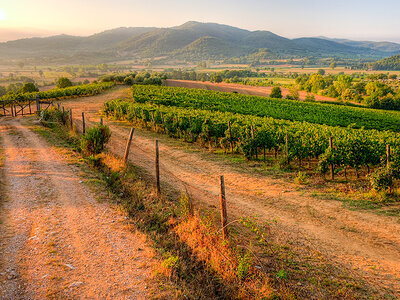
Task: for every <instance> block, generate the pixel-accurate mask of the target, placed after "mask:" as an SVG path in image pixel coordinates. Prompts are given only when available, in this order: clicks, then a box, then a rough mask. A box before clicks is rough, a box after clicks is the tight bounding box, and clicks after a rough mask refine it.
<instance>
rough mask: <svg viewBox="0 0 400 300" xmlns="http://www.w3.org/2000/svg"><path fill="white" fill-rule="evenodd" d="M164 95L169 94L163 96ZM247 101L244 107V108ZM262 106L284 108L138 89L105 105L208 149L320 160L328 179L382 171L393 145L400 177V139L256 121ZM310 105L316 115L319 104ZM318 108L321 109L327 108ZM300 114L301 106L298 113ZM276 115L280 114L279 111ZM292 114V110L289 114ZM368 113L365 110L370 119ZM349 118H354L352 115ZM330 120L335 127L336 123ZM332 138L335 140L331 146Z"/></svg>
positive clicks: (188, 92) (369, 132)
mask: <svg viewBox="0 0 400 300" xmlns="http://www.w3.org/2000/svg"><path fill="white" fill-rule="evenodd" d="M164 91H167V92H168V93H165V94H164V96H162V95H163V92H164ZM208 95H209V97H208ZM218 96H221V97H218ZM229 96H231V98H229ZM242 98H243V99H244V102H240V99H242ZM251 99H254V102H255V104H254V106H255V107H257V106H258V107H259V108H260V111H258V113H256V109H253V108H252V107H253V106H252V105H251V104H250V101H251ZM262 101H264V102H266V101H269V102H271V103H275V104H274V105H275V106H276V107H278V106H279V105H280V104H279V103H278V101H277V102H274V100H269V99H264V98H261V97H246V96H238V95H236V94H228V93H216V92H209V91H199V90H189V89H183V88H165V87H156V86H146V87H142V86H140V87H139V86H135V87H134V92H133V99H132V100H131V101H129V100H128V101H126V100H113V101H109V102H106V103H105V107H104V112H105V113H106V114H107V115H109V116H112V117H114V118H116V119H125V120H128V121H131V122H138V121H140V122H142V123H143V124H144V125H145V126H148V125H149V124H152V126H153V128H154V129H157V130H159V131H162V132H165V133H167V134H168V135H170V136H172V137H175V138H182V139H184V140H186V141H189V142H201V143H203V144H207V143H208V144H209V145H210V146H211V145H214V146H216V147H221V148H223V149H225V151H227V150H230V152H238V153H242V154H244V155H245V156H246V158H248V159H259V156H260V155H262V156H263V157H264V160H265V157H266V154H267V153H268V152H272V151H273V152H274V153H275V158H277V155H278V154H279V156H280V157H279V159H280V160H281V162H284V163H290V162H291V161H293V160H297V161H298V164H299V166H301V164H302V162H303V161H304V160H307V159H317V160H318V171H320V172H322V173H327V172H328V171H329V169H330V168H332V169H335V172H339V171H340V170H344V171H346V170H347V168H352V169H355V170H356V172H357V175H358V172H359V170H360V169H361V168H363V167H364V168H367V169H368V171H369V170H370V168H371V167H379V166H380V165H381V164H382V162H385V161H386V150H387V145H388V144H389V145H390V146H391V147H392V149H393V155H392V162H393V163H392V167H393V168H392V175H394V176H396V177H398V172H397V171H395V170H397V169H398V166H397V165H398V163H397V161H398V159H397V153H398V151H397V148H399V146H400V143H399V141H400V140H399V137H400V135H399V134H398V133H396V132H392V131H378V130H375V129H354V128H350V127H337V126H336V127H333V126H328V125H321V124H313V123H309V122H305V121H304V120H302V121H303V122H299V121H289V120H281V119H275V118H272V117H266V116H264V117H260V116H257V115H260V114H263V113H266V111H267V109H268V106H261V103H262ZM307 105H308V106H310V108H309V109H311V106H312V105H314V104H307ZM240 106H243V107H244V109H243V110H244V112H245V113H239V112H240ZM282 107H285V103H282V104H281V109H283V108H282ZM294 107H295V106H294V104H293V108H294ZM316 107H317V109H318V108H320V107H323V106H320V105H316ZM333 107H336V106H333ZM200 108H201V109H200ZM205 108H207V109H205ZM263 108H264V109H263ZM340 109H342V107H340ZM347 109H348V108H347ZM224 110H225V111H224ZM251 111H254V115H252V114H250V112H251ZM300 111H301V106H300V107H299V109H298V112H300ZM274 112H275V113H277V112H278V110H275V111H274ZM288 112H289V110H288V109H287V110H286V113H288ZM368 113H369V111H368V110H366V112H365V114H368ZM293 114H295V112H294V113H293ZM301 115H302V116H304V119H307V118H308V115H307V114H306V113H304V112H303V113H302V114H301V113H298V114H297V116H296V115H295V117H297V118H299V117H300V116H301ZM348 115H349V116H350V117H351V114H350V113H348ZM321 118H322V116H321ZM354 118H356V116H354ZM330 120H331V121H333V118H331V119H330ZM341 120H344V119H343V118H342V119H341ZM345 121H346V120H345ZM339 122H340V120H339ZM347 122H349V119H348V120H347ZM336 125H337V124H336ZM371 125H372V123H371ZM330 138H332V140H333V143H332V145H330Z"/></svg>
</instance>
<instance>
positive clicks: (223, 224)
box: [220, 175, 228, 240]
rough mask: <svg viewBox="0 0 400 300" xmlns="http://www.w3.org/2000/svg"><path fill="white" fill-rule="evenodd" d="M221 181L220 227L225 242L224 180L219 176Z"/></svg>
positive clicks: (226, 229)
mask: <svg viewBox="0 0 400 300" xmlns="http://www.w3.org/2000/svg"><path fill="white" fill-rule="evenodd" d="M220 180H221V198H220V199H221V226H222V238H223V239H224V240H226V239H227V238H228V215H227V212H226V196H225V180H224V176H223V175H222V176H220Z"/></svg>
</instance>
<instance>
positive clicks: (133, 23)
mask: <svg viewBox="0 0 400 300" xmlns="http://www.w3.org/2000/svg"><path fill="white" fill-rule="evenodd" d="M399 11H400V1H399V0H274V1H273V0H198V1H192V0H147V1H145V0H140V1H139V0H112V1H110V0H63V1H59V0H0V41H6V40H13V39H18V38H23V37H31V36H49V35H54V34H61V33H64V34H72V35H81V36H85V35H90V34H93V33H96V32H101V31H103V30H107V29H112V28H116V27H142V26H145V27H153V26H155V27H171V26H177V25H181V24H183V23H185V22H187V21H199V22H214V23H221V24H227V25H231V26H236V27H240V28H243V29H248V30H269V31H272V32H274V33H276V34H279V35H282V36H285V37H289V38H295V37H304V36H327V37H333V38H350V39H355V40H375V41H394V42H400V31H399V30H398V28H400V17H399V13H398V12H399Z"/></svg>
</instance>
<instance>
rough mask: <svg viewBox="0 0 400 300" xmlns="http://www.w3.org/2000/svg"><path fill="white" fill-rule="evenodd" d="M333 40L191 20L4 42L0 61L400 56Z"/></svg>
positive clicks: (392, 48) (388, 49) (391, 48)
mask: <svg viewBox="0 0 400 300" xmlns="http://www.w3.org/2000/svg"><path fill="white" fill-rule="evenodd" d="M350 42H351V41H349V42H343V41H342V40H338V41H334V40H327V39H326V38H298V39H288V38H285V37H282V36H279V35H276V34H274V33H272V32H269V31H248V30H244V29H240V28H236V27H232V26H227V25H221V24H215V23H199V22H193V21H191V22H187V23H185V24H183V25H181V26H176V27H171V28H152V27H148V28H147V27H137V28H117V29H112V30H108V31H104V32H101V33H98V34H94V35H92V36H88V37H79V36H68V35H58V36H52V37H47V38H29V39H22V40H16V41H10V42H6V43H0V58H3V59H24V58H25V59H32V58H40V59H42V60H46V59H47V60H48V61H54V60H57V62H61V61H63V60H66V61H68V62H75V61H79V60H83V61H87V62H89V61H93V60H97V61H102V60H103V61H112V60H118V59H131V58H153V57H160V56H162V57H167V59H170V58H178V59H189V60H193V61H198V60H205V59H224V58H232V57H240V56H246V55H249V54H251V53H255V52H257V51H259V49H268V52H269V53H271V54H272V55H274V54H275V55H277V54H278V55H280V56H281V57H282V56H283V57H285V56H290V57H304V56H319V57H332V56H341V57H352V58H354V57H356V58H375V59H380V58H384V57H387V56H390V55H395V54H398V53H399V52H400V45H398V46H399V47H397V46H396V45H397V44H394V43H393V44H391V45H388V46H387V47H385V46H384V44H382V45H380V46H379V43H372V44H371V43H370V44H368V43H361V44H360V43H359V42H353V43H350Z"/></svg>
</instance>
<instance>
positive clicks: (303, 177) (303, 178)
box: [294, 171, 309, 185]
mask: <svg viewBox="0 0 400 300" xmlns="http://www.w3.org/2000/svg"><path fill="white" fill-rule="evenodd" d="M308 182H309V181H308V179H307V174H306V173H303V172H301V171H299V172H298V173H297V175H296V177H295V178H294V183H295V184H298V185H306V184H308Z"/></svg>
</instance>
